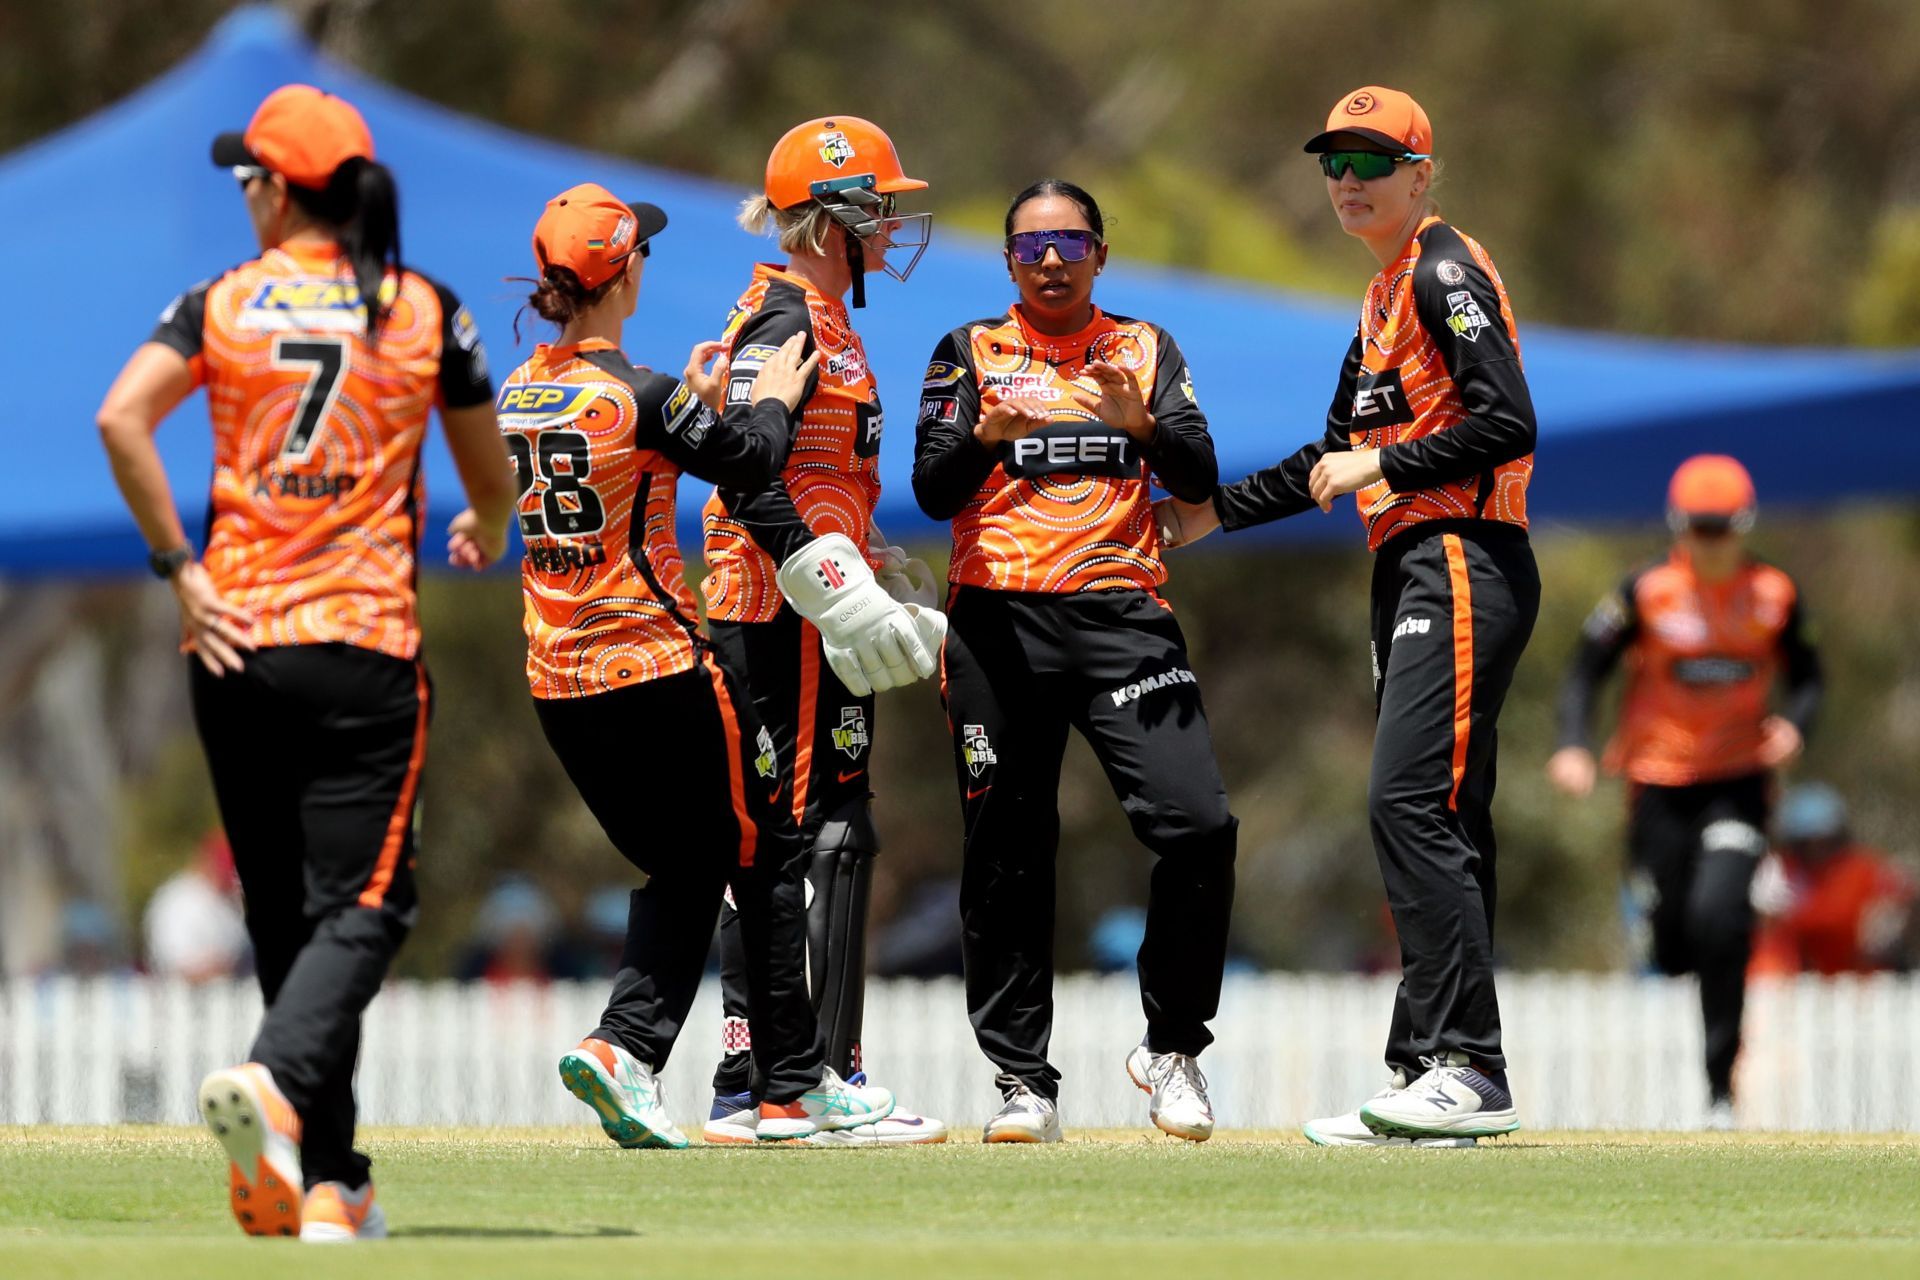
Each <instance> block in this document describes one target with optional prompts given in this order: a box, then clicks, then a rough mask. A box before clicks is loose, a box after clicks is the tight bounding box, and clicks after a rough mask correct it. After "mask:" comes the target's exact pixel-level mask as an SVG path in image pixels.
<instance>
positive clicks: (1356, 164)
mask: <svg viewBox="0 0 1920 1280" xmlns="http://www.w3.org/2000/svg"><path fill="white" fill-rule="evenodd" d="M1431 159H1433V157H1432V156H1425V155H1415V154H1414V153H1413V152H1411V151H1406V152H1402V153H1401V154H1399V155H1389V154H1387V153H1386V152H1384V151H1328V152H1325V153H1323V154H1322V155H1321V157H1320V172H1322V173H1324V174H1326V175H1327V176H1328V177H1329V178H1338V177H1339V176H1340V175H1341V174H1343V173H1345V172H1346V171H1347V170H1349V169H1351V170H1353V176H1354V177H1356V178H1358V179H1360V181H1362V182H1372V181H1373V180H1374V179H1375V178H1384V177H1386V176H1387V175H1388V174H1390V173H1392V172H1393V166H1395V165H1397V164H1411V163H1413V162H1414V161H1415V160H1431Z"/></svg>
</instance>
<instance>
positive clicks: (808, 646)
mask: <svg viewBox="0 0 1920 1280" xmlns="http://www.w3.org/2000/svg"><path fill="white" fill-rule="evenodd" d="M821 643H822V642H821V639H820V632H819V630H818V629H817V628H815V627H814V625H813V624H812V623H811V622H807V621H806V620H804V619H802V620H801V623H800V690H799V697H800V708H799V710H800V714H799V716H798V717H797V718H796V723H795V728H794V731H793V821H794V825H795V826H800V827H804V826H806V825H807V792H808V790H809V788H810V784H811V783H812V782H813V719H814V714H815V712H816V711H817V710H818V709H819V702H820V645H821Z"/></svg>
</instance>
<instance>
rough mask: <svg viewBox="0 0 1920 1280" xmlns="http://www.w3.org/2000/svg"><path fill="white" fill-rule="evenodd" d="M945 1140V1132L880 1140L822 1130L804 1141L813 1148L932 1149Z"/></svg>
mask: <svg viewBox="0 0 1920 1280" xmlns="http://www.w3.org/2000/svg"><path fill="white" fill-rule="evenodd" d="M946 1140H947V1134H946V1131H945V1130H944V1129H943V1130H941V1131H940V1132H939V1133H935V1134H930V1135H912V1136H909V1135H906V1134H902V1135H900V1136H899V1137H897V1138H882V1137H879V1136H878V1135H875V1134H870V1133H852V1132H849V1131H847V1130H844V1129H843V1130H838V1131H834V1130H822V1131H821V1132H819V1133H816V1134H814V1135H813V1136H812V1137H810V1138H807V1139H804V1141H805V1142H806V1143H807V1144H808V1145H810V1146H815V1147H932V1146H938V1145H939V1144H940V1143H942V1142H945V1141H946Z"/></svg>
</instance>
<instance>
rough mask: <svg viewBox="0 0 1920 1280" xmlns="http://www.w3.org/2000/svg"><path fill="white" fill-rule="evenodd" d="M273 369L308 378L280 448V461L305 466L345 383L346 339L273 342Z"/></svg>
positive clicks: (284, 339)
mask: <svg viewBox="0 0 1920 1280" xmlns="http://www.w3.org/2000/svg"><path fill="white" fill-rule="evenodd" d="M272 365H273V367H274V368H275V369H286V370H296V371H300V372H304V373H305V374H306V375H307V384H306V386H305V387H304V388H302V389H301V392H300V407H299V408H298V409H296V410H295V411H294V415H293V425H292V426H291V427H289V428H288V429H287V439H286V443H284V444H282V445H281V446H280V457H281V459H282V460H283V461H287V462H307V461H309V460H311V459H312V457H313V445H314V436H316V435H317V434H318V433H319V431H320V424H321V423H322V422H324V421H326V417H327V415H328V414H329V413H331V412H332V411H333V405H334V401H336V400H338V399H339V398H340V384H341V383H342V382H344V381H346V373H347V342H346V339H344V338H305V337H302V338H275V339H274V340H273V357H272Z"/></svg>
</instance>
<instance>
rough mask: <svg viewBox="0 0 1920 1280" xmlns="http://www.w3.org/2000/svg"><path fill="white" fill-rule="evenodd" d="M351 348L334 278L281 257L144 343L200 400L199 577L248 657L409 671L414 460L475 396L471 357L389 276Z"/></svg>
mask: <svg viewBox="0 0 1920 1280" xmlns="http://www.w3.org/2000/svg"><path fill="white" fill-rule="evenodd" d="M384 294H385V296H387V297H389V298H391V300H392V310H391V311H390V312H389V314H388V315H387V317H386V320H385V322H384V323H383V324H382V326H381V328H380V331H379V334H378V336H377V338H376V339H375V340H369V338H368V336H367V334H366V322H365V315H364V312H363V309H362V307H361V303H360V291H359V289H358V287H357V286H356V284H355V283H354V277H353V271H352V268H351V266H350V265H349V264H348V263H347V262H346V260H345V259H344V258H342V257H341V256H340V255H339V253H338V251H337V250H336V249H335V247H334V246H332V245H330V244H311V243H306V242H292V243H289V244H286V245H282V246H281V247H279V248H276V249H270V250H268V251H267V252H266V253H264V254H262V255H261V256H260V257H259V258H257V259H255V260H253V261H251V262H247V263H244V264H242V265H241V266H238V267H235V268H233V269H232V270H231V271H228V272H226V273H225V274H224V275H221V276H219V277H218V278H216V279H214V280H211V281H208V282H206V283H204V284H201V285H198V286H195V287H194V288H193V289H190V290H188V291H187V292H186V293H185V294H182V295H181V296H180V297H179V298H177V299H176V300H175V301H174V302H173V304H172V305H171V306H169V307H168V308H167V310H166V312H165V313H164V314H163V315H162V316H161V318H160V324H159V326H158V328H156V329H155V331H154V334H153V337H152V341H155V342H159V343H162V344H164V345H166V346H168V347H170V348H172V349H173V350H175V351H178V352H179V353H180V354H181V355H183V356H185V357H186V358H187V360H188V363H189V365H190V367H191V369H192V372H193V378H194V382H195V385H204V386H205V387H206V389H207V402H208V408H209V411H210V414H211V416H212V419H213V431H214V477H213V489H212V494H211V499H210V503H209V511H208V527H207V537H206V548H205V552H204V554H203V557H202V558H203V561H204V563H205V564H206V567H207V571H208V573H209V574H210V575H211V576H212V578H213V582H214V585H215V586H216V587H218V588H219V590H220V592H221V593H222V594H223V595H225V596H226V597H227V598H228V599H229V600H231V601H232V602H233V603H235V604H236V605H238V606H240V607H241V608H243V609H245V610H246V611H247V612H248V613H250V614H251V615H252V616H253V617H254V619H255V625H254V627H253V630H252V632H251V634H250V638H251V639H252V641H253V643H254V644H255V645H258V646H279V645H295V644H326V643H340V644H351V645H356V646H359V647H361V648H365V649H373V650H375V651H377V652H380V653H386V654H391V655H392V656H394V657H397V658H407V659H411V658H412V657H414V656H415V655H416V654H417V653H418V651H419V647H420V630H419V623H418V619H417V617H416V613H415V598H414V578H415V573H416V568H417V560H418V552H419V540H420V515H421V512H422V511H423V510H424V508H425V503H426V491H425V483H424V481H423V478H422V476H421V468H420V448H421V444H422V442H423V440H424V438H425V435H426V430H427V414H428V411H429V410H430V409H432V408H433V407H434V406H435V405H436V404H437V405H442V406H445V407H449V408H460V407H465V406H469V405H474V404H482V403H485V402H486V400H487V399H488V398H489V397H490V396H491V394H492V388H491V387H490V386H489V384H488V381H487V372H486V354H485V351H484V348H483V347H482V345H481V342H480V336H479V332H478V330H477V329H475V327H474V325H473V320H472V318H471V317H470V316H469V315H468V314H467V311H466V309H465V308H464V307H462V306H461V305H460V303H459V302H458V300H457V299H455V298H454V296H453V295H452V293H451V292H449V291H448V290H447V289H446V288H445V287H444V286H443V285H440V284H437V283H435V282H434V281H432V280H429V279H428V278H427V277H425V276H422V275H420V274H418V273H416V272H413V271H407V272H405V273H403V274H399V275H395V274H392V273H389V275H388V276H387V281H386V285H385V288H384Z"/></svg>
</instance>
